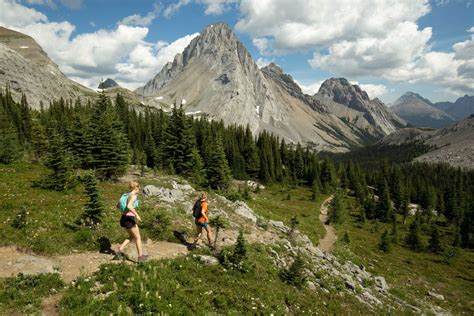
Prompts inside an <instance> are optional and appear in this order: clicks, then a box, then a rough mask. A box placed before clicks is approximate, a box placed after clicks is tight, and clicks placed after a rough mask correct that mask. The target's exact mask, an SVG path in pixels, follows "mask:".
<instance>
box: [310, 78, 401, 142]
mask: <svg viewBox="0 0 474 316" xmlns="http://www.w3.org/2000/svg"><path fill="white" fill-rule="evenodd" d="M313 97H314V98H315V99H316V100H319V101H320V102H321V103H324V104H326V105H327V107H328V108H329V111H331V112H332V113H335V114H336V115H337V116H338V117H340V118H342V119H344V120H346V121H349V122H352V123H353V124H355V125H356V126H358V127H359V128H360V129H363V130H365V131H366V132H367V133H369V134H371V135H372V136H373V137H375V138H377V137H383V136H385V135H388V134H390V133H392V132H394V131H396V130H397V129H399V128H401V127H405V126H406V122H405V121H404V120H403V119H401V118H399V117H398V116H397V115H395V114H394V113H392V112H391V111H390V110H389V109H388V108H387V107H386V106H385V104H383V102H382V101H380V100H379V99H377V98H376V99H373V100H371V99H370V98H369V96H368V94H367V93H366V92H365V91H363V90H362V89H361V88H360V87H359V86H358V85H352V84H350V83H349V81H347V79H344V78H331V79H328V80H326V81H324V82H323V84H322V85H321V87H320V88H319V91H318V93H316V94H315V95H314V96H313Z"/></svg>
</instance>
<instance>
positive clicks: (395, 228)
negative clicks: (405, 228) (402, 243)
mask: <svg viewBox="0 0 474 316" xmlns="http://www.w3.org/2000/svg"><path fill="white" fill-rule="evenodd" d="M390 235H391V236H392V242H393V243H394V244H396V243H397V242H398V222H397V216H396V215H395V214H394V216H392V230H391V231H390Z"/></svg>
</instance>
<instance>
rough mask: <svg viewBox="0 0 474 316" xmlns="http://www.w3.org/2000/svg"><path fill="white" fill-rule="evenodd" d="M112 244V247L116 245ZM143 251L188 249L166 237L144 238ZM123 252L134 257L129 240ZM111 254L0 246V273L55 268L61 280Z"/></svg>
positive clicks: (154, 256)
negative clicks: (53, 253)
mask: <svg viewBox="0 0 474 316" xmlns="http://www.w3.org/2000/svg"><path fill="white" fill-rule="evenodd" d="M118 247H119V246H118V245H113V247H112V249H118ZM143 248H144V252H145V253H147V254H148V255H149V259H150V260H158V259H166V258H174V257H176V256H178V255H181V254H185V253H187V252H188V250H187V248H186V246H184V245H182V244H177V243H171V242H166V241H157V242H148V243H146V244H145V245H144V247H143ZM127 252H128V253H129V254H130V255H131V256H132V257H136V251H135V247H134V245H133V244H131V245H129V246H128V248H127ZM112 258H113V255H111V254H105V253H99V252H81V253H72V254H69V255H62V256H51V257H43V256H39V255H35V254H28V253H25V252H23V251H21V250H19V249H17V248H16V247H0V267H2V269H0V277H9V276H12V275H16V274H18V273H20V272H22V273H25V274H38V273H48V272H49V273H52V272H54V271H58V272H59V273H60V275H61V277H62V278H63V280H64V282H66V283H69V282H71V281H72V280H74V279H75V278H77V277H78V276H80V275H88V274H91V273H92V272H94V271H96V270H97V269H98V268H99V266H100V265H101V264H103V263H106V262H120V261H112Z"/></svg>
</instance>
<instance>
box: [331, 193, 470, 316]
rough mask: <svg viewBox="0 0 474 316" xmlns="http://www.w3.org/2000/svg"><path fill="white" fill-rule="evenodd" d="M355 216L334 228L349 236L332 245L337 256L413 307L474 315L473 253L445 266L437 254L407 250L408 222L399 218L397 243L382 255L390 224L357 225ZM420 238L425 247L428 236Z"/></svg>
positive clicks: (352, 212) (464, 254)
mask: <svg viewBox="0 0 474 316" xmlns="http://www.w3.org/2000/svg"><path fill="white" fill-rule="evenodd" d="M351 200H352V199H351ZM350 202H352V201H350ZM349 204H350V203H349ZM350 209H351V208H350ZM357 215H358V212H356V211H354V210H352V211H351V212H350V216H349V217H348V219H347V220H346V221H345V223H344V224H342V225H337V226H336V230H337V232H338V235H339V236H342V235H343V234H344V233H345V232H346V231H347V232H348V233H349V236H350V243H349V244H346V243H344V242H342V240H341V239H339V241H338V242H337V243H336V248H335V254H336V255H337V256H338V257H340V258H347V259H348V260H351V261H352V262H354V263H357V264H363V265H364V266H365V267H367V270H368V271H370V272H372V273H374V274H376V275H382V276H384V277H385V278H386V280H387V282H388V283H389V284H390V285H391V289H390V292H391V293H393V294H395V295H397V296H398V297H401V298H403V299H405V300H407V301H408V302H410V303H412V304H414V305H419V302H420V299H422V300H425V301H427V302H429V301H432V302H435V303H436V304H438V305H439V306H441V307H443V308H446V309H447V310H449V311H451V312H454V313H466V314H470V315H472V314H473V313H474V305H473V302H472V293H474V282H473V281H474V252H472V251H466V250H463V251H461V254H460V257H459V258H458V259H457V260H456V261H455V262H454V263H453V264H451V265H447V264H445V263H443V258H442V256H440V255H435V254H432V253H427V252H415V251H411V250H410V249H408V248H407V247H405V246H404V240H405V235H406V232H407V230H408V226H409V224H410V221H411V219H410V220H409V221H408V223H407V225H403V224H402V223H401V218H399V219H398V223H399V225H398V232H399V233H398V244H396V245H392V250H391V252H389V253H387V254H385V253H383V252H382V251H380V250H379V249H378V244H379V241H380V236H381V234H382V233H383V231H384V230H388V231H389V232H390V230H391V226H392V225H391V224H389V223H379V222H373V221H367V222H366V223H365V224H364V225H359V223H357ZM423 238H424V242H425V244H427V240H428V237H427V236H423ZM428 291H433V292H435V293H438V294H442V295H443V296H444V297H445V301H437V300H436V299H434V298H430V297H428V296H427V292H428Z"/></svg>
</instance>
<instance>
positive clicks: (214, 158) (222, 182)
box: [206, 136, 231, 190]
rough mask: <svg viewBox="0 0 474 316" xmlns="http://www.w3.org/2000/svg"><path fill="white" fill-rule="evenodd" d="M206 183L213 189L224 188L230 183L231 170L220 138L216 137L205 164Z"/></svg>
mask: <svg viewBox="0 0 474 316" xmlns="http://www.w3.org/2000/svg"><path fill="white" fill-rule="evenodd" d="M206 171H207V184H208V186H209V187H211V188H213V189H219V190H224V189H227V187H228V186H229V184H230V180H231V171H230V169H229V165H228V164H227V160H226V158H225V153H224V149H223V146H222V138H221V137H220V136H218V137H217V139H216V140H215V143H214V148H213V149H212V152H211V154H210V157H209V164H208V165H207V166H206Z"/></svg>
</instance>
